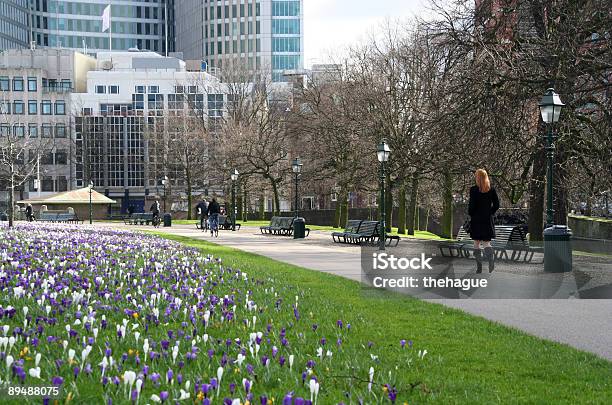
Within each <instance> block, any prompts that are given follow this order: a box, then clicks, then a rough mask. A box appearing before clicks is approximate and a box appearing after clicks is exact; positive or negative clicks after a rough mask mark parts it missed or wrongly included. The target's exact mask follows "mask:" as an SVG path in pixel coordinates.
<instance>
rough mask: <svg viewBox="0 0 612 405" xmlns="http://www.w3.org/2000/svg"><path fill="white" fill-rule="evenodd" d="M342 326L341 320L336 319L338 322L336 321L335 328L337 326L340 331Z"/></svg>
mask: <svg viewBox="0 0 612 405" xmlns="http://www.w3.org/2000/svg"><path fill="white" fill-rule="evenodd" d="M342 325H343V324H342V320H341V319H338V320H337V321H336V326H338V327H339V328H340V329H342Z"/></svg>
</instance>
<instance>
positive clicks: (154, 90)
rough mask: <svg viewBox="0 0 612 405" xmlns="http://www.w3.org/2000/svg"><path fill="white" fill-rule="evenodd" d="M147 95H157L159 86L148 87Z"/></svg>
mask: <svg viewBox="0 0 612 405" xmlns="http://www.w3.org/2000/svg"><path fill="white" fill-rule="evenodd" d="M149 93H153V94H157V93H159V86H149Z"/></svg>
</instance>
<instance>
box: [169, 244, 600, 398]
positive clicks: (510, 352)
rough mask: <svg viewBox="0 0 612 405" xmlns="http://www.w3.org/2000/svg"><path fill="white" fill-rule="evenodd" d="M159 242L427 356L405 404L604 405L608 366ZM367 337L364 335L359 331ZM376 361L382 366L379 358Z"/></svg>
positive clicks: (439, 310) (421, 310)
mask: <svg viewBox="0 0 612 405" xmlns="http://www.w3.org/2000/svg"><path fill="white" fill-rule="evenodd" d="M159 234H160V235H162V236H164V237H168V238H170V239H173V240H177V241H180V242H183V243H185V244H187V245H189V246H194V247H198V248H202V249H205V251H206V252H207V253H212V254H214V255H216V256H220V257H223V259H224V261H225V262H226V263H227V264H231V265H234V266H237V267H239V268H242V269H247V270H248V271H249V273H250V274H257V275H258V276H267V275H270V276H273V277H276V278H282V279H284V280H286V282H287V284H289V285H296V286H300V287H301V288H305V289H308V290H309V294H310V297H311V298H312V300H313V301H314V300H315V299H316V300H323V301H325V302H327V303H329V304H331V307H333V308H336V311H334V312H333V313H331V312H330V313H327V314H325V315H322V316H323V317H328V318H329V320H328V321H329V322H335V320H336V319H353V320H354V321H355V322H354V323H355V324H357V325H361V326H362V329H367V331H363V332H361V331H360V329H359V328H358V327H357V328H355V333H361V334H362V335H363V339H364V340H366V339H371V340H373V341H375V342H376V344H377V345H378V346H379V347H382V346H397V345H398V344H399V343H398V342H399V340H400V339H412V340H413V341H414V345H415V348H416V347H418V348H424V349H427V351H428V353H429V354H428V356H431V357H430V358H429V361H428V362H427V363H426V365H425V366H423V365H413V366H411V367H408V368H407V371H406V373H405V375H404V376H403V378H404V381H402V382H401V383H402V384H404V385H406V384H408V383H413V384H416V388H415V389H414V390H413V393H412V394H411V395H410V399H411V401H410V403H422V402H435V403H444V404H449V403H552V402H556V403H601V404H604V403H612V363H610V362H608V361H606V360H602V359H599V358H598V357H596V356H594V355H592V354H588V353H584V352H581V351H578V350H575V349H573V348H570V347H568V346H565V345H562V344H558V343H554V342H550V341H546V340H542V339H539V338H536V337H532V336H529V335H527V334H525V333H523V332H520V331H518V330H515V329H512V328H508V327H505V326H502V325H499V324H496V323H493V322H490V321H487V320H485V319H482V318H478V317H474V316H471V315H468V314H465V313H463V312H461V311H458V310H453V309H449V308H446V307H443V306H441V305H436V304H430V303H426V302H423V301H419V300H416V299H411V298H408V297H405V296H401V295H398V294H393V293H366V292H364V291H363V290H362V289H361V287H360V285H359V284H358V283H356V282H353V281H350V280H346V279H343V278H340V277H337V276H333V275H329V274H325V273H319V272H315V271H310V270H307V269H303V268H299V267H296V266H292V265H289V264H285V263H281V262H277V261H274V260H272V259H268V258H265V257H262V256H259V255H255V254H251V253H246V252H242V251H239V250H236V249H232V248H227V247H222V246H219V245H214V244H211V243H209V242H205V241H200V240H195V239H191V238H185V237H178V236H168V235H167V234H163V233H159ZM366 332H367V333H366ZM381 360H383V361H384V358H383V356H381Z"/></svg>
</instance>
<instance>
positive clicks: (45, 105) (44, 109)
mask: <svg viewBox="0 0 612 405" xmlns="http://www.w3.org/2000/svg"><path fill="white" fill-rule="evenodd" d="M40 112H41V113H42V115H51V101H50V100H44V101H42V102H41V103H40Z"/></svg>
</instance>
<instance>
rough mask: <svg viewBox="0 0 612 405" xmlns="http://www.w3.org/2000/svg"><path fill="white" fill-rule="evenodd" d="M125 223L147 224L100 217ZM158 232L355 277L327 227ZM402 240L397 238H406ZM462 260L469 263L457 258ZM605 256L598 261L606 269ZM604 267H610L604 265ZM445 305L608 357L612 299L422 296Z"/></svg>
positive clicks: (611, 353) (348, 254)
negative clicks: (297, 235)
mask: <svg viewBox="0 0 612 405" xmlns="http://www.w3.org/2000/svg"><path fill="white" fill-rule="evenodd" d="M99 225H100V226H112V227H120V228H127V229H132V230H134V229H138V230H149V231H150V230H152V228H151V227H150V226H127V225H123V224H110V223H100V224H99ZM159 230H160V231H162V232H167V233H170V234H173V235H179V236H187V237H192V238H197V239H203V240H209V241H211V242H214V243H218V244H221V245H224V246H229V247H233V248H237V249H240V250H243V251H246V252H251V253H256V254H260V255H262V256H266V257H269V258H271V259H274V260H278V261H282V262H285V263H289V264H293V265H296V266H300V267H304V268H308V269H312V270H317V271H322V272H326V273H331V274H335V275H339V276H342V277H345V278H348V279H351V280H355V281H361V271H360V268H361V260H360V254H361V249H360V248H359V247H356V246H347V245H338V244H333V243H332V242H331V237H330V235H329V232H323V231H313V232H311V234H310V236H309V237H308V238H306V239H303V240H294V239H291V238H288V237H280V236H266V235H262V234H260V233H259V230H258V229H257V228H254V227H249V226H243V228H242V229H241V230H240V231H238V232H231V231H221V232H220V233H219V237H218V238H211V236H210V234H209V233H204V232H202V231H200V230H197V229H196V228H195V226H193V225H174V226H172V227H171V228H159ZM409 243H410V242H408V241H405V240H404V241H402V242H401V243H400V246H402V244H409ZM462 261H463V262H464V263H462V266H472V265H473V263H472V262H469V261H467V260H464V259H462ZM607 263H609V262H606V261H603V262H602V263H599V266H600V267H601V269H600V270H606V268H605V266H606V264H607ZM607 270H609V271H610V272H612V269H610V268H608V269H607ZM491 277H503V278H504V282H506V281H517V280H521V278H523V277H526V276H525V275H523V274H513V272H509V271H505V270H504V271H500V272H494V273H493V275H492V276H491ZM428 301H430V302H435V303H439V304H442V305H445V306H448V307H452V308H457V309H460V310H462V311H465V312H468V313H470V314H473V315H477V316H481V317H484V318H486V319H489V320H492V321H496V322H500V323H502V324H505V325H508V326H511V327H515V328H518V329H520V330H523V331H525V332H527V333H530V334H532V335H535V336H539V337H542V338H545V339H550V340H553V341H557V342H560V343H565V344H568V345H570V346H573V347H575V348H578V349H581V350H585V351H589V352H592V353H595V354H597V355H599V356H601V357H603V358H606V359H610V360H612V300H605V299H592V300H589V299H428Z"/></svg>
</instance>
